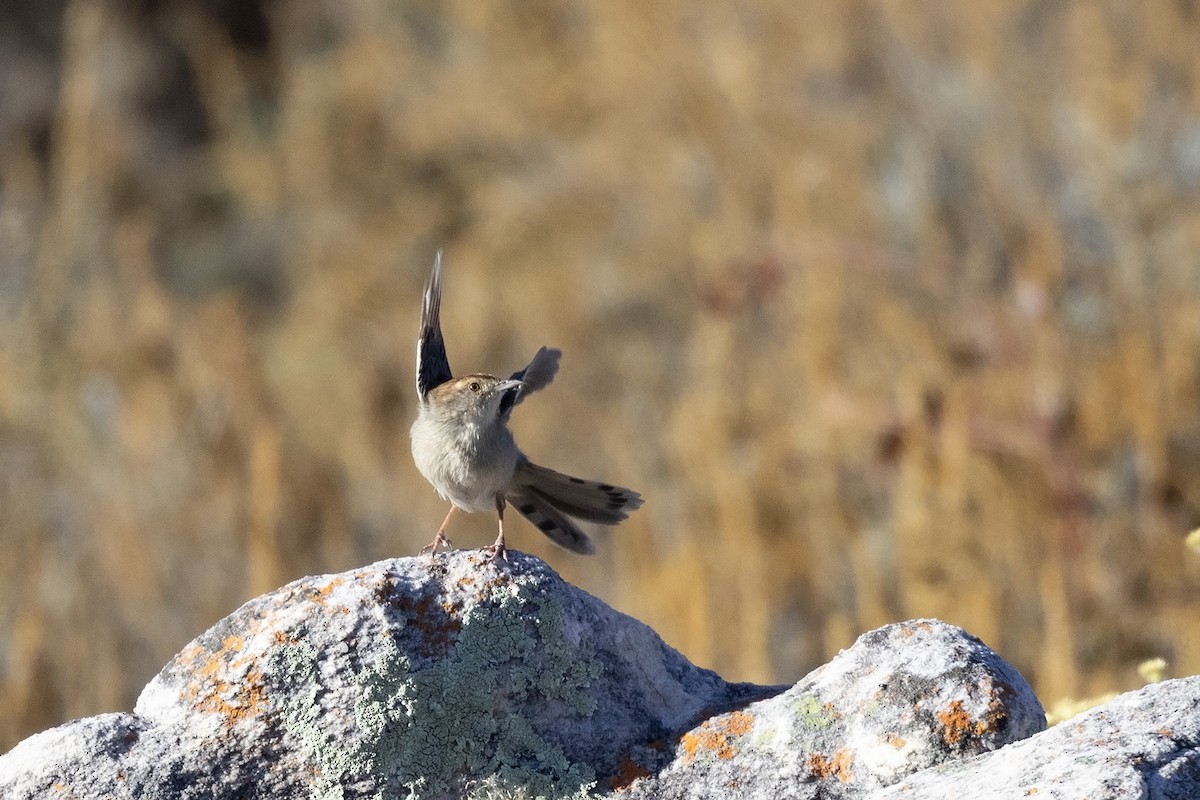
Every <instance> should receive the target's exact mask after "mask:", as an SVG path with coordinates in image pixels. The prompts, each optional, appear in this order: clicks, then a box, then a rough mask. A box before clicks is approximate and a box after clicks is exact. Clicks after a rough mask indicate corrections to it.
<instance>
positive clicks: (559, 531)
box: [507, 459, 642, 553]
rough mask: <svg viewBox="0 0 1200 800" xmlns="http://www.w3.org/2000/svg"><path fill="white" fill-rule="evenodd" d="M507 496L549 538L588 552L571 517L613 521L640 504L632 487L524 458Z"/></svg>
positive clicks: (587, 543) (587, 542) (586, 542)
mask: <svg viewBox="0 0 1200 800" xmlns="http://www.w3.org/2000/svg"><path fill="white" fill-rule="evenodd" d="M507 499H508V502H509V503H511V504H512V506H513V507H514V508H516V509H517V512H518V513H519V514H520V515H521V516H523V517H525V519H527V520H529V521H530V522H532V523H533V524H534V525H536V526H537V528H538V530H540V531H541V532H542V533H544V534H546V535H547V536H548V537H550V539H551V540H552V541H554V542H555V543H556V544H558V545H561V546H562V547H565V548H566V549H568V550H572V551H574V552H576V553H591V552H593V550H594V548H593V546H592V542H591V539H589V538H588V535H587V534H586V533H584V532H583V531H581V530H580V529H579V526H577V525H575V523H573V522H572V521H571V520H570V519H569V518H570V517H574V518H575V519H581V520H585V521H587V522H598V523H600V524H602V525H616V524H617V523H618V522H621V521H622V520H624V519H627V518H628V517H629V513H630V512H631V511H635V510H636V509H638V508H639V507H640V506H641V505H642V496H641V495H640V494H638V493H637V492H635V491H633V490H632V489H626V488H624V487H622V486H613V485H612V484H609V483H600V482H599V481H589V480H584V479H583V478H575V477H572V476H570V475H564V474H562V473H561V472H555V471H554V470H552V469H547V468H545V467H539V466H538V465H536V464H533V463H530V462H529V461H528V460H526V459H522V460H521V463H520V464H518V465H517V471H516V474H515V475H514V476H513V489H512V490H511V491H510V492H508V494H507Z"/></svg>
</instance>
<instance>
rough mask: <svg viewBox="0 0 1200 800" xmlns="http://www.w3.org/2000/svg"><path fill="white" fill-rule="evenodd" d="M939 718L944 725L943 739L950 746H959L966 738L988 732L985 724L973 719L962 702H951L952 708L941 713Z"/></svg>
mask: <svg viewBox="0 0 1200 800" xmlns="http://www.w3.org/2000/svg"><path fill="white" fill-rule="evenodd" d="M937 718H938V721H939V722H941V723H942V739H943V740H945V742H946V744H948V745H950V746H954V745H956V744H958V743H959V742H961V741H962V740H963V737H965V736H968V735H974V736H981V735H983V733H984V732H985V731H986V730H987V724H986V723H985V722H983V721H982V720H972V719H971V715H970V714H968V713H967V710H966V709H965V708H963V703H962V701H961V700H951V701H950V708H948V709H947V710H945V711H939V712H938V715H937Z"/></svg>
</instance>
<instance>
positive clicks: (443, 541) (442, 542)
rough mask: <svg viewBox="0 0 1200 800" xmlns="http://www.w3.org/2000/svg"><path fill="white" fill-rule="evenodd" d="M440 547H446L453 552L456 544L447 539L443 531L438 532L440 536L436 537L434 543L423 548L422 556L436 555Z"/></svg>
mask: <svg viewBox="0 0 1200 800" xmlns="http://www.w3.org/2000/svg"><path fill="white" fill-rule="evenodd" d="M440 547H444V548H446V549H447V550H453V549H454V543H453V542H451V541H450V540H449V539H447V538H446V536H445V534H443V533H442V532H441V531H438V535H437V536H435V537H434V539H433V541H432V542H430V543H429V544H427V545H425V546H424V547H422V548H421V555H423V556H431V555H434V554H436V553H437V551H438V548H440Z"/></svg>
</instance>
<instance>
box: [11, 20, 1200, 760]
mask: <svg viewBox="0 0 1200 800" xmlns="http://www.w3.org/2000/svg"><path fill="white" fill-rule="evenodd" d="M14 8H20V9H21V10H17V11H13V12H12V13H7V14H6V15H5V16H4V18H3V19H0V64H2V65H3V66H2V69H0V98H2V99H0V552H3V557H2V558H0V589H2V591H0V750H4V749H7V748H8V747H10V746H11V745H12V744H14V743H15V742H16V741H17V740H18V739H19V738H20V737H22V736H24V735H27V734H29V733H31V732H33V731H34V730H37V729H40V728H43V727H46V726H49V725H52V724H55V723H58V722H60V721H63V720H65V719H68V718H71V717H76V716H80V715H85V714H91V713H95V712H99V711H103V710H116V709H127V708H129V707H131V705H132V703H133V700H134V698H135V697H136V694H137V692H138V691H139V689H140V687H141V686H142V685H143V684H144V683H145V682H146V681H147V680H148V679H149V678H150V677H151V676H152V675H153V674H154V672H155V671H156V670H157V669H158V667H159V666H160V665H161V664H163V663H164V662H165V661H166V660H167V659H168V658H169V657H170V656H171V655H172V654H173V653H174V652H176V651H177V650H178V649H179V648H180V647H181V646H182V645H184V644H185V643H186V642H187V641H188V640H189V639H191V638H192V637H193V636H195V635H197V634H199V633H200V632H201V631H203V630H204V629H205V628H206V627H207V626H209V625H210V624H211V623H213V622H215V621H216V620H217V619H218V618H220V617H221V616H223V615H225V614H226V613H228V612H230V611H231V610H232V609H234V608H235V607H236V606H237V605H238V604H240V603H241V602H242V601H244V600H246V599H248V598H250V597H252V596H254V595H255V594H257V593H260V592H263V591H266V590H269V589H271V588H273V587H276V586H278V585H280V584H281V583H283V582H285V581H288V580H290V579H293V578H296V577H299V576H302V575H305V574H310V573H316V572H331V571H336V570H344V569H347V568H350V567H353V566H355V565H360V564H363V563H367V562H370V561H373V560H376V559H380V558H384V557H389V556H395V555H408V554H412V553H415V552H416V550H417V549H418V548H419V547H420V546H421V545H422V544H424V543H425V542H426V541H427V540H428V539H429V538H430V537H431V535H432V533H433V531H434V528H435V526H436V525H437V523H438V522H439V521H440V520H441V518H442V515H443V513H444V510H445V509H444V508H443V506H442V503H441V502H440V501H439V500H438V499H437V498H436V496H435V495H434V493H433V491H432V490H431V489H430V488H429V487H428V486H427V485H426V484H425V483H424V482H423V481H422V479H421V478H420V476H419V475H418V474H417V473H416V471H415V469H414V467H413V466H412V463H411V460H410V457H409V454H408V441H407V428H408V424H409V422H410V420H411V418H412V416H413V414H414V402H413V401H414V398H413V390H412V378H411V371H412V355H413V344H414V336H415V330H416V323H417V313H418V303H419V299H418V298H419V291H420V287H421V284H422V282H423V280H424V278H425V275H426V273H427V271H428V269H429V266H430V263H431V260H432V257H433V253H434V251H435V250H436V249H437V248H438V247H443V246H444V247H445V248H446V260H447V277H446V283H447V285H446V292H447V307H446V308H445V311H444V317H445V324H446V327H447V333H448V337H449V345H450V357H451V363H452V364H453V365H454V366H456V367H458V368H465V369H490V370H493V371H497V372H500V371H504V370H511V369H514V368H516V367H519V366H521V365H522V364H523V363H525V359H527V358H528V357H529V356H530V355H531V354H532V353H533V351H534V350H535V349H536V347H537V346H539V345H541V344H543V343H545V344H553V345H558V346H561V347H562V348H563V349H564V350H565V352H566V356H565V360H564V364H563V371H562V372H561V373H560V375H559V378H558V380H557V382H556V383H555V385H554V386H553V387H552V388H551V390H550V391H548V392H546V393H544V394H541V395H539V396H538V397H537V398H535V400H534V401H533V402H531V403H529V404H526V405H523V406H522V407H521V409H520V413H519V414H518V419H517V420H516V423H515V427H516V428H517V431H518V435H519V437H520V439H521V440H522V442H523V444H524V446H525V448H526V450H527V451H528V452H529V453H530V454H531V455H532V456H533V457H535V458H536V459H538V460H541V461H543V462H544V463H547V464H549V465H551V466H555V467H558V468H560V469H564V470H569V471H573V472H576V473H578V474H584V475H589V476H594V477H607V478H610V479H612V480H617V481H620V482H624V483H627V484H628V485H631V486H634V487H636V488H638V489H640V490H642V491H643V492H644V494H645V495H646V497H647V499H648V502H647V504H646V507H645V508H644V509H643V510H642V511H641V512H639V513H638V514H637V515H635V517H634V518H633V519H632V520H630V522H628V523H627V524H626V525H624V526H622V527H621V528H618V529H616V530H615V531H614V532H613V533H612V534H611V535H608V536H606V537H605V538H604V539H603V541H602V543H601V548H600V554H599V556H598V557H597V558H594V559H591V560H585V559H580V558H577V557H574V556H571V555H568V554H565V553H563V552H559V551H554V550H553V549H552V547H551V546H549V545H548V544H547V543H545V542H544V540H542V539H541V537H540V536H539V535H538V534H537V533H536V531H534V530H532V529H531V528H529V527H528V526H526V525H523V524H514V527H513V536H512V538H513V543H514V544H515V545H516V546H517V547H518V548H520V549H523V550H524V549H528V550H530V551H532V552H535V553H537V554H539V555H541V556H543V557H545V558H547V559H548V560H549V561H550V562H551V563H552V564H553V565H554V566H555V567H556V568H557V569H559V570H560V571H561V572H562V573H563V574H564V575H565V576H566V577H568V578H569V579H571V580H573V581H576V582H578V583H579V584H581V585H583V586H584V587H586V588H589V589H590V590H592V591H594V592H595V593H597V594H599V595H600V596H602V597H603V598H604V599H606V600H607V601H609V602H610V603H612V604H613V605H615V606H616V607H618V608H620V609H622V610H624V611H626V612H628V613H630V614H633V615H635V616H637V617H639V618H641V619H642V620H644V621H646V622H647V623H649V624H650V625H652V626H654V627H655V628H657V629H658V630H659V631H660V632H661V633H662V634H663V635H664V636H665V638H666V639H667V640H668V641H669V642H671V643H672V644H674V645H675V646H677V647H679V648H680V649H681V650H683V651H684V652H685V653H687V654H688V655H689V656H690V657H691V658H692V659H693V660H694V661H696V662H698V663H700V664H703V665H707V666H711V667H714V668H716V669H718V670H719V671H721V672H722V673H723V674H724V675H726V676H727V677H729V678H733V679H744V680H755V681H781V682H782V681H793V680H795V679H797V678H798V677H800V676H801V675H802V674H803V673H804V672H805V671H806V670H808V669H810V668H812V667H814V666H816V665H817V664H819V663H820V662H821V661H822V660H824V659H826V658H827V657H829V656H830V655H831V654H832V653H833V652H835V651H836V650H837V649H838V648H840V647H844V646H846V645H848V644H849V643H850V642H851V641H853V639H854V637H855V636H856V635H857V634H858V633H860V632H862V631H865V630H868V629H870V628H873V627H876V626H879V625H882V624H884V623H887V622H891V621H895V620H901V619H906V618H911V617H915V616H926V615H928V616H937V617H941V618H943V619H946V620H948V621H950V622H953V623H956V624H959V625H962V626H964V627H966V628H967V629H968V630H970V631H972V632H973V633H975V634H977V635H979V636H980V637H981V638H983V639H984V640H985V641H986V642H988V643H989V644H990V645H992V646H993V647H995V648H996V649H998V650H999V651H1000V652H1001V653H1002V654H1003V655H1004V656H1006V657H1007V658H1008V659H1009V660H1011V661H1012V662H1014V663H1015V664H1016V665H1017V666H1018V667H1019V668H1020V669H1021V670H1022V671H1023V672H1024V673H1025V674H1026V675H1027V676H1028V677H1029V678H1030V679H1031V680H1032V681H1033V683H1034V685H1035V687H1036V688H1037V689H1038V691H1039V694H1040V695H1041V696H1042V697H1043V698H1045V699H1047V700H1050V699H1053V698H1056V697H1061V696H1067V695H1085V694H1090V693H1096V692H1100V691H1106V690H1113V689H1125V688H1130V687H1132V686H1134V685H1137V684H1138V683H1139V678H1138V676H1137V674H1136V672H1135V669H1134V666H1135V665H1136V663H1137V662H1138V661H1140V660H1141V659H1143V658H1145V657H1149V656H1163V657H1165V658H1166V659H1167V660H1168V662H1169V664H1170V666H1169V668H1168V674H1187V673H1196V672H1200V616H1198V615H1200V592H1198V591H1197V590H1198V589H1200V556H1196V555H1194V554H1189V553H1188V551H1187V550H1186V549H1185V548H1184V547H1183V536H1184V534H1185V533H1186V532H1187V531H1188V530H1189V529H1190V528H1191V527H1192V526H1195V525H1196V524H1197V523H1198V522H1200V48H1198V47H1197V46H1196V42H1197V41H1200V4H1197V2H1195V0H1147V2H1145V3H1142V4H1135V5H1130V4H1127V3H1121V2H1101V1H1100V0H1097V2H1044V1H1042V0H1033V1H1032V2H1018V1H1017V0H992V1H991V2H987V3H970V4H968V3H946V2H923V3H915V2H888V3H871V2H834V3H796V2H784V1H782V0H765V2H762V3H756V4H742V5H740V7H739V4H733V3H720V2H711V1H709V2H705V1H703V0H701V1H699V2H698V1H697V0H689V2H677V1H675V0H665V1H664V2H654V3H644V2H628V1H627V0H616V1H614V2H582V1H581V2H544V1H539V2H519V3H509V2H500V1H498V0H495V1H486V0H485V1H481V0H459V1H458V2H446V3H435V2H421V1H415V2H399V0H355V2H334V1H333V0H257V2H256V1H255V0H241V1H239V0H210V2H206V3H187V2H182V1H180V0H176V1H175V2H171V1H170V0H163V1H162V2H153V1H152V0H141V2H133V0H129V1H128V2H98V1H97V0H69V1H65V0H59V1H58V2H32V0H31V1H30V2H27V3H24V4H23V6H22V5H18V4H14ZM492 525H493V522H492V520H491V519H488V518H486V517H485V515H479V516H477V517H474V518H470V519H467V520H465V521H460V524H459V525H458V527H457V531H456V533H455V535H454V538H455V540H456V542H458V543H459V544H461V545H473V546H481V545H483V544H486V543H488V542H490V540H491V537H492V535H493V528H492Z"/></svg>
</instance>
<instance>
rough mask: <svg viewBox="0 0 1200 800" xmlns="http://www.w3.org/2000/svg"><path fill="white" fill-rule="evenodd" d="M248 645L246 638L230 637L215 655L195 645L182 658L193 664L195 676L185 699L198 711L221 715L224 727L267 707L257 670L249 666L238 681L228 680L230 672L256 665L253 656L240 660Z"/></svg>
mask: <svg viewBox="0 0 1200 800" xmlns="http://www.w3.org/2000/svg"><path fill="white" fill-rule="evenodd" d="M245 643H246V640H245V638H244V637H242V636H238V635H231V636H226V637H225V638H224V639H223V640H222V641H221V649H220V650H218V651H217V652H215V653H207V652H205V651H204V650H203V648H201V647H199V646H195V645H193V646H192V647H189V648H187V649H186V650H184V652H183V653H181V654H180V657H181V659H182V658H187V659H190V660H191V662H192V665H193V670H192V672H193V675H194V676H195V677H194V678H193V679H192V680H191V681H190V682H189V683H188V684H187V686H186V688H185V689H184V691H183V696H184V698H185V699H187V700H189V701H190V702H191V703H192V705H193V706H194V707H195V708H196V709H197V710H199V711H206V712H209V713H214V714H222V715H223V716H224V717H225V724H226V725H230V726H232V725H233V724H234V723H235V722H238V721H239V720H242V719H246V718H248V717H254V716H257V715H259V714H260V713H262V712H263V711H264V710H265V708H266V705H267V695H266V686H265V682H264V680H263V674H262V670H261V669H259V668H258V667H257V666H249V668H248V669H246V671H245V674H244V675H241V676H240V677H238V678H237V679H236V680H232V681H231V680H229V678H228V676H229V674H230V672H231V671H235V670H240V669H242V668H244V667H247V666H248V665H251V664H252V662H253V661H254V658H253V657H252V656H247V655H241V656H240V657H239V655H240V654H241V652H242V650H243V648H244V647H245Z"/></svg>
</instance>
